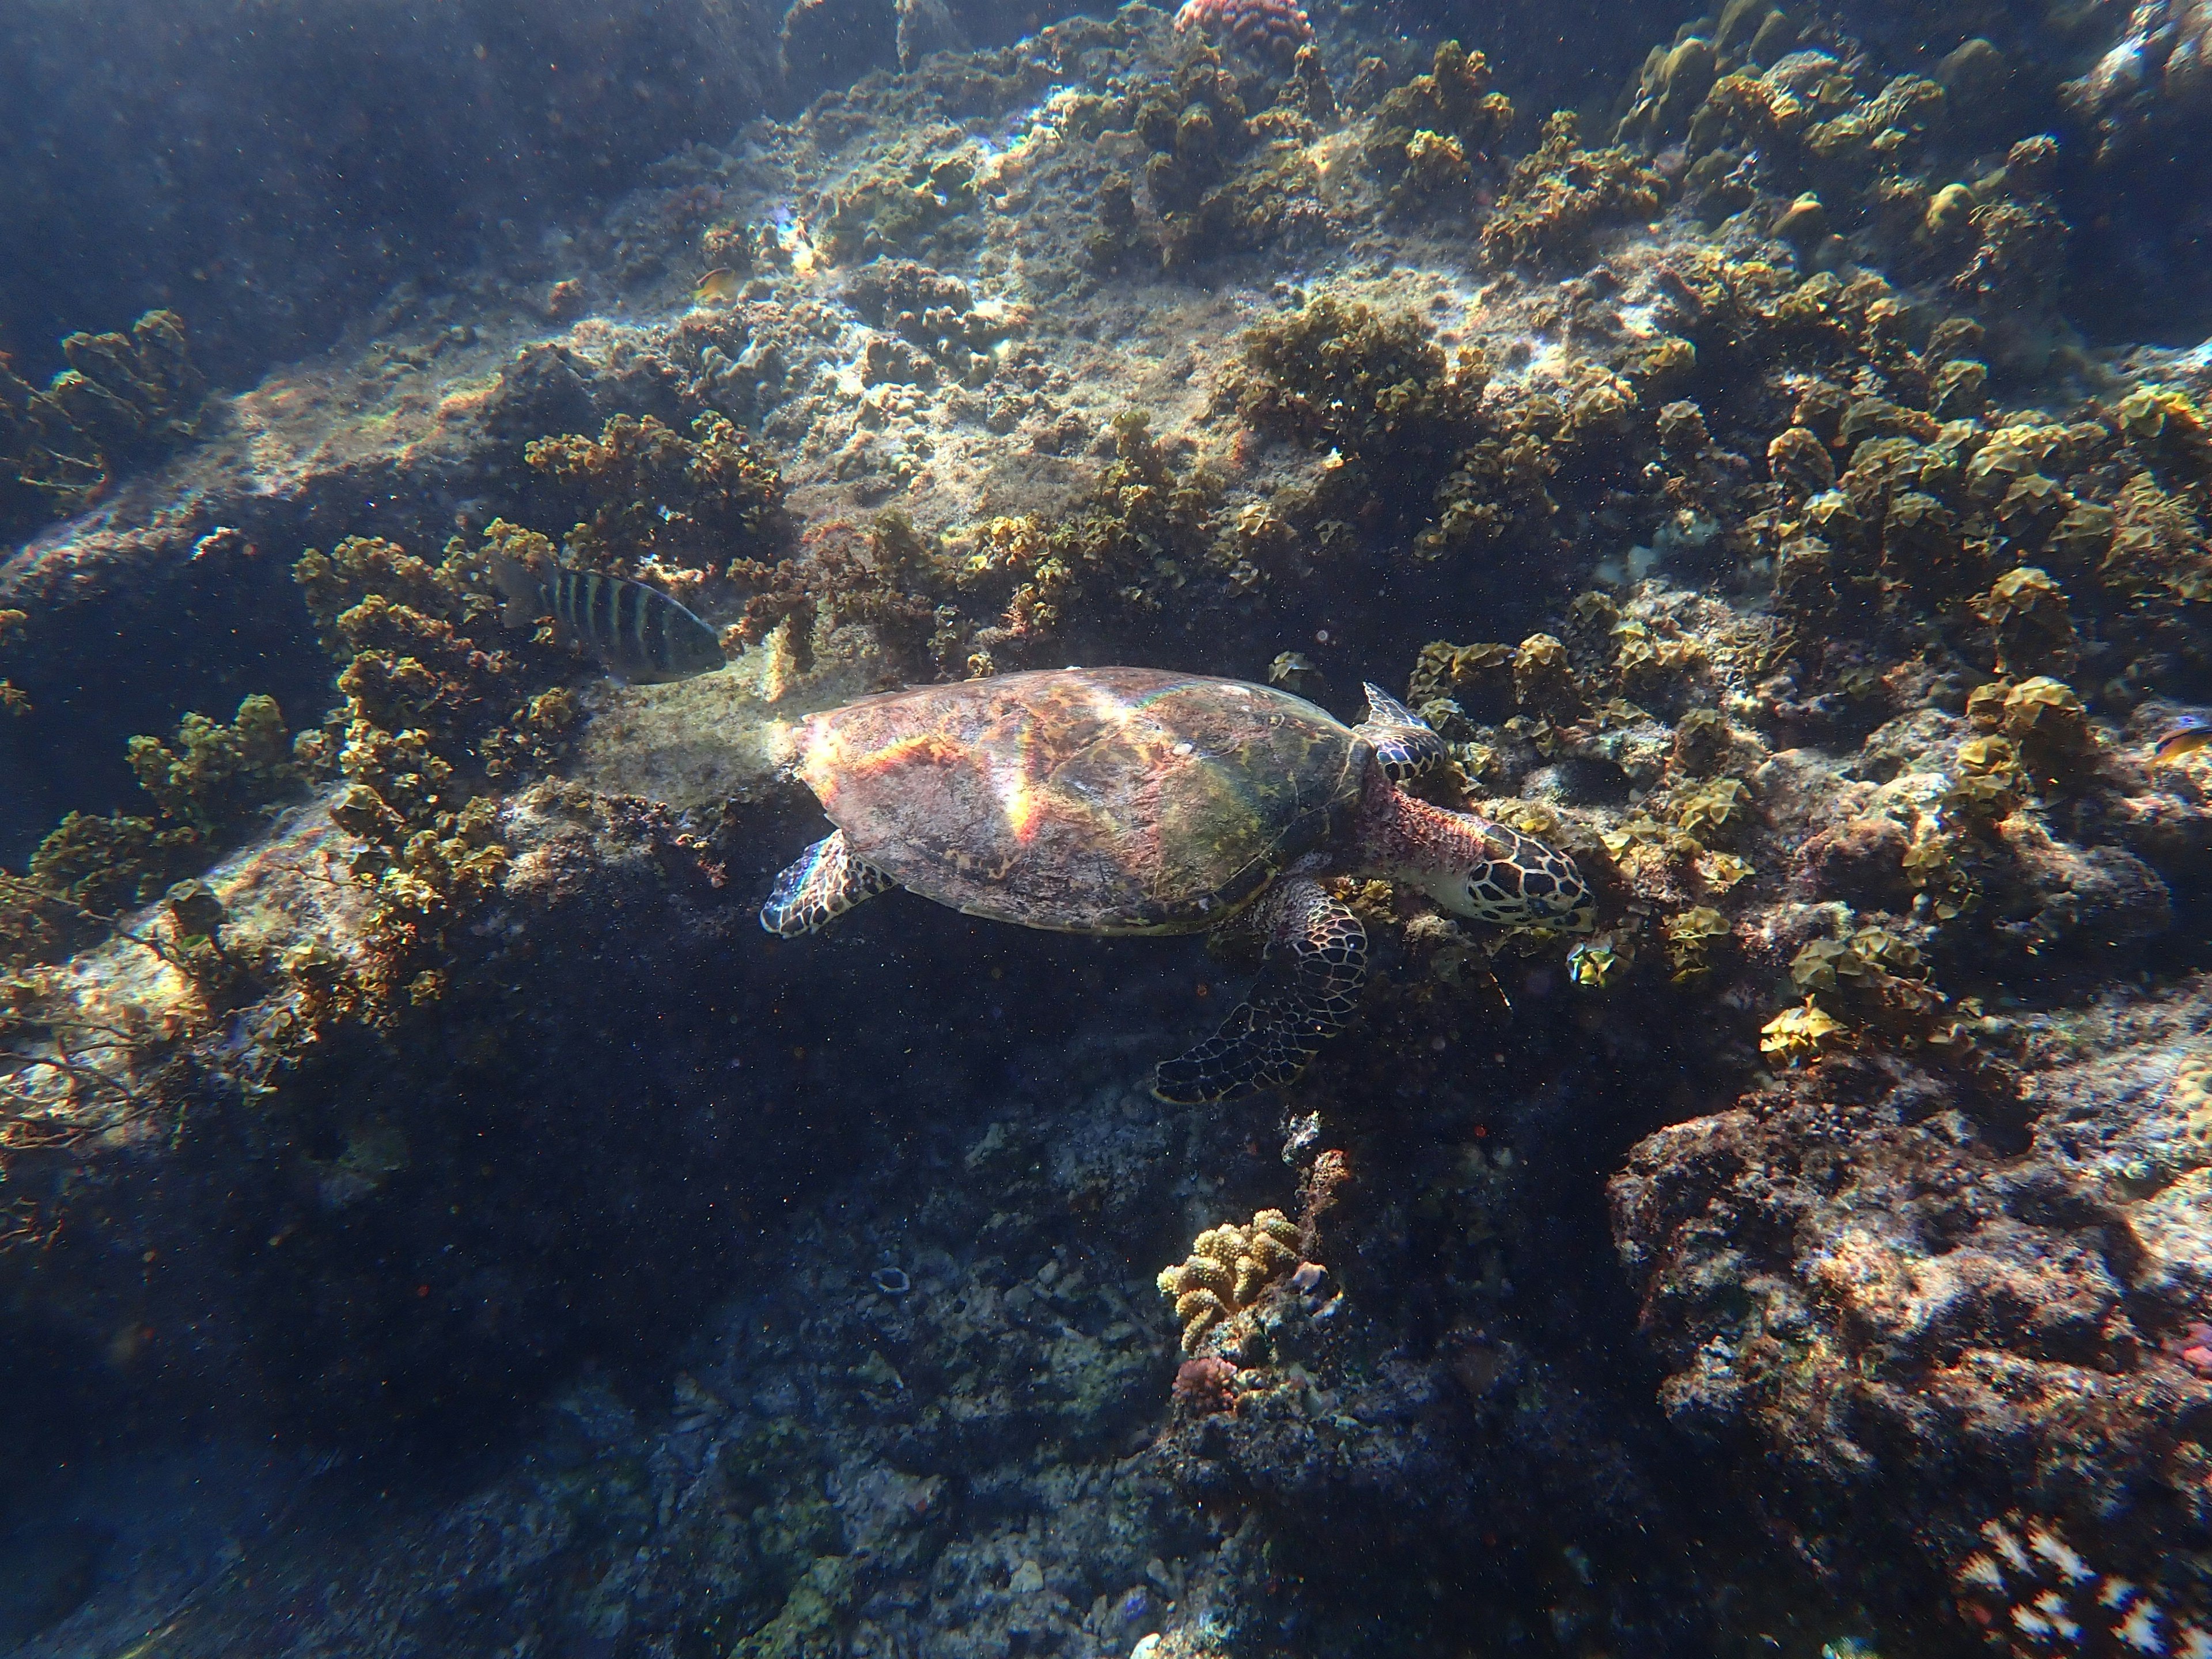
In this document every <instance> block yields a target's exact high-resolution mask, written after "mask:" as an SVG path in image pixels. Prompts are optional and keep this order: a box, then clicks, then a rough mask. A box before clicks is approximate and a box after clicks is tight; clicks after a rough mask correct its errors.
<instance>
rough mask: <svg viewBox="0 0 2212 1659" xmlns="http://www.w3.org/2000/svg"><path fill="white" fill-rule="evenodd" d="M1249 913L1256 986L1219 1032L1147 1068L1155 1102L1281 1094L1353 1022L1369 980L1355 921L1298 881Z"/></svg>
mask: <svg viewBox="0 0 2212 1659" xmlns="http://www.w3.org/2000/svg"><path fill="white" fill-rule="evenodd" d="M1256 912H1257V913H1256V914H1255V917H1254V920H1255V921H1257V922H1258V923H1259V925H1260V927H1261V928H1262V929H1263V930H1264V931H1265V933H1266V934H1267V963H1266V965H1265V966H1264V967H1263V968H1261V970H1260V978H1259V981H1258V982H1257V983H1256V984H1255V985H1254V986H1253V987H1252V994H1250V995H1249V997H1247V998H1246V999H1245V1000H1243V1002H1241V1003H1239V1004H1237V1006H1236V1007H1235V1008H1233V1009H1231V1011H1230V1014H1229V1018H1226V1019H1225V1020H1223V1021H1222V1022H1221V1029H1220V1030H1218V1031H1216V1032H1215V1033H1214V1034H1213V1035H1212V1036H1210V1037H1208V1038H1206V1041H1205V1042H1201V1043H1200V1044H1199V1045H1198V1047H1196V1048H1193V1049H1192V1050H1191V1051H1190V1052H1189V1053H1188V1054H1180V1055H1178V1056H1176V1058H1175V1059H1173V1060H1163V1061H1161V1062H1160V1064H1159V1065H1158V1066H1157V1067H1155V1068H1154V1070H1153V1073H1152V1092H1153V1093H1154V1094H1156V1095H1158V1097H1160V1098H1161V1099H1162V1100H1164V1101H1169V1102H1171V1103H1174V1104H1176V1105H1185V1106H1187V1105H1196V1104H1198V1103H1200V1102H1203V1101H1210V1100H1231V1099H1234V1098H1235V1097H1237V1096H1238V1095H1244V1094H1249V1093H1251V1092H1252V1091H1254V1090H1255V1089H1279V1088H1280V1087H1282V1086H1283V1085H1285V1084H1286V1083H1290V1082H1291V1081H1293V1080H1295V1079H1297V1075H1298V1073H1301V1072H1303V1071H1304V1070H1305V1068H1306V1062H1307V1061H1308V1060H1311V1059H1312V1058H1313V1057H1314V1053H1315V1051H1316V1049H1318V1048H1320V1047H1321V1045H1322V1043H1323V1042H1327V1041H1328V1039H1329V1038H1330V1037H1333V1036H1335V1035H1336V1034H1337V1033H1338V1032H1339V1031H1340V1030H1343V1029H1344V1024H1345V1022H1346V1020H1348V1019H1349V1018H1352V1009H1353V1008H1354V1007H1355V1006H1357V1005H1358V1000H1359V987H1360V985H1361V983H1362V982H1363V981H1364V980H1365V979H1366V977H1367V930H1366V929H1365V928H1364V927H1361V926H1360V925H1359V918H1358V916H1355V915H1352V912H1351V911H1349V910H1347V909H1346V908H1344V906H1342V905H1341V904H1339V903H1338V902H1336V901H1335V900H1334V899H1333V898H1331V897H1329V896H1328V893H1327V891H1326V890H1323V888H1322V884H1320V883H1319V882H1317V881H1313V880H1310V879H1308V878H1304V877H1299V876H1293V877H1290V878H1286V879H1284V880H1281V881H1279V882H1277V883H1276V884H1274V886H1273V887H1272V888H1270V889H1268V890H1267V892H1266V893H1265V894H1264V895H1262V896H1261V899H1260V902H1259V905H1258V906H1257V907H1256Z"/></svg>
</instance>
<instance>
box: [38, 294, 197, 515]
mask: <svg viewBox="0 0 2212 1659" xmlns="http://www.w3.org/2000/svg"><path fill="white" fill-rule="evenodd" d="M61 349H62V355H63V356H64V357H65V358H67V359H68V361H69V367H68V368H65V369H63V370H62V371H60V372H59V373H58V374H56V375H55V376H54V377H53V379H52V381H51V382H49V383H48V385H47V386H46V387H45V389H44V390H40V389H39V388H36V387H33V386H30V385H29V384H27V382H26V381H24V380H23V379H22V378H21V376H20V375H18V374H15V372H14V371H13V370H12V369H10V368H9V367H8V365H7V362H6V360H5V359H4V358H0V531H8V530H17V531H20V530H21V529H22V528H23V527H25V526H27V525H29V524H32V523H34V522H35V521H36V520H38V519H39V518H40V517H43V516H46V515H47V514H51V513H67V512H73V511H75V510H76V509H77V508H78V507H82V506H84V505H85V504H86V503H88V502H89V501H95V500H97V499H98V498H99V497H100V495H102V494H103V493H104V492H106V490H107V489H108V488H109V487H110V486H111V485H112V483H114V481H115V479H116V477H117V476H118V473H119V472H121V471H124V470H125V469H126V468H129V467H132V466H137V465H143V464H144V463H145V462H146V461H148V460H149V459H153V458H154V457H155V456H158V455H160V454H161V453H163V452H164V451H166V450H168V449H172V448H173V447H176V446H177V445H178V444H179V443H181V442H183V441H185V440H187V439H189V438H191V436H192V435H194V434H195V433H196V432H197V430H198V422H199V415H200V405H201V404H202V402H203V401H204V398H206V395H207V379H206V377H205V376H204V374H201V373H200V371H199V369H198V368H197V367H195V366H194V364H193V362H192V357H191V349H190V347H189V346H188V345H187V343H186V342H185V325H184V319H181V318H180V317H179V316H178V315H177V314H176V313H174V312H173V311H149V312H148V313H146V314H145V315H144V316H143V317H141V318H139V319H138V320H137V322H135V323H133V324H132V325H131V332H130V333H128V334H72V335H70V336H69V337H67V338H65V339H64V340H63V342H62V343H61Z"/></svg>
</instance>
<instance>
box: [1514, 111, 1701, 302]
mask: <svg viewBox="0 0 2212 1659" xmlns="http://www.w3.org/2000/svg"><path fill="white" fill-rule="evenodd" d="M1579 137H1581V126H1580V124H1579V123H1578V122H1577V118H1576V117H1575V116H1574V114H1573V113H1572V112H1571V111H1567V110H1561V111H1559V112H1557V113H1555V114H1553V116H1551V117H1550V118H1548V119H1547V120H1546V121H1545V123H1544V132H1543V137H1542V139H1541V142H1539V143H1538V144H1537V146H1536V148H1535V149H1533V150H1531V151H1530V152H1529V153H1528V155H1525V156H1523V157H1522V159H1521V160H1520V161H1517V162H1516V163H1515V164H1514V167H1513V175H1512V177H1511V178H1510V179H1508V180H1507V181H1506V185H1505V191H1504V194H1503V195H1502V196H1500V197H1498V206H1497V208H1496V210H1494V211H1493V212H1492V214H1491V216H1490V217H1489V218H1488V219H1487V220H1486V221H1485V222H1484V224H1483V227H1482V256H1483V258H1486V259H1487V260H1489V261H1490V262H1491V263H1492V264H1497V265H1514V264H1549V265H1555V266H1556V265H1568V264H1577V263H1581V262H1586V261H1587V260H1588V258H1589V253H1590V251H1591V247H1592V245H1593V239H1594V238H1595V235H1596V234H1597V233H1598V232H1599V231H1600V230H1601V229H1602V228H1605V227H1606V226H1607V225H1613V224H1620V223H1623V222H1629V221H1633V220H1643V219H1648V218H1650V216H1652V215H1653V214H1654V213H1655V212H1656V211H1657V210H1658V207H1659V204H1660V201H1661V198H1662V194H1663V192H1664V188H1665V180H1663V179H1662V178H1661V177H1660V175H1659V174H1657V173H1654V172H1652V171H1651V170H1650V168H1649V167H1644V166H1643V165H1642V164H1641V163H1639V162H1638V161H1637V160H1636V158H1635V157H1634V156H1633V155H1631V154H1630V153H1629V152H1628V151H1627V150H1626V149H1618V148H1616V149H1602V150H1592V149H1583V148H1581V147H1580V146H1579V145H1578V144H1577V142H1576V141H1577V139H1578V138H1579Z"/></svg>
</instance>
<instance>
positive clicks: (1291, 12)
mask: <svg viewBox="0 0 2212 1659" xmlns="http://www.w3.org/2000/svg"><path fill="white" fill-rule="evenodd" d="M1175 26H1176V32H1177V33H1182V31H1184V30H1186V29H1197V30H1199V31H1200V32H1201V33H1206V34H1208V35H1211V36H1212V37H1213V38H1214V39H1215V40H1229V41H1232V42H1234V43H1235V44H1236V45H1237V46H1242V47H1243V48H1244V49H1245V50H1246V51H1247V52H1254V53H1256V54H1258V55H1260V56H1261V57H1263V58H1281V59H1283V60H1284V61H1285V62H1287V61H1288V60H1289V59H1290V58H1291V57H1292V56H1293V55H1294V54H1295V53H1296V52H1297V49H1298V48H1299V47H1300V46H1304V45H1305V43H1306V42H1307V41H1309V40H1312V39H1313V23H1312V21H1311V20H1310V19H1309V18H1308V17H1307V16H1306V15H1305V12H1304V10H1303V9H1301V8H1300V7H1299V6H1298V5H1297V3H1296V0H1183V5H1182V9H1181V10H1180V11H1178V12H1176V19H1175Z"/></svg>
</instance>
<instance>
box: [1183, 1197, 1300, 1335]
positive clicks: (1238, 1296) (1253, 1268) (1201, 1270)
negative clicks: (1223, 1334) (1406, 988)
mask: <svg viewBox="0 0 2212 1659" xmlns="http://www.w3.org/2000/svg"><path fill="white" fill-rule="evenodd" d="M1300 1237H1301V1235H1300V1233H1299V1231H1298V1225H1297V1223H1296V1222H1295V1221H1292V1220H1291V1218H1289V1217H1288V1216H1286V1215H1285V1214H1284V1213H1283V1212H1281V1211H1280V1210H1261V1211H1258V1212H1255V1214H1254V1215H1253V1217H1252V1220H1251V1223H1250V1225H1248V1226H1242V1227H1240V1226H1238V1225H1236V1224H1235V1223H1234V1222H1225V1223H1223V1224H1222V1225H1220V1226H1218V1227H1209V1228H1207V1229H1206V1231H1204V1232H1202V1233H1200V1235H1199V1236H1198V1237H1197V1239H1196V1240H1195V1241H1194V1243H1192V1245H1191V1247H1190V1255H1189V1256H1188V1259H1186V1260H1185V1261H1182V1262H1181V1263H1180V1264H1179V1265H1177V1266H1176V1267H1167V1268H1164V1269H1162V1270H1161V1273H1160V1276H1159V1279H1158V1284H1159V1288H1160V1294H1161V1295H1162V1296H1164V1297H1167V1298H1168V1299H1169V1301H1170V1302H1171V1303H1173V1304H1175V1316H1176V1322H1178V1323H1179V1324H1180V1325H1181V1326H1182V1351H1183V1352H1185V1353H1194V1352H1197V1350H1198V1345H1199V1344H1200V1342H1201V1341H1202V1340H1205V1337H1206V1333H1207V1332H1209V1331H1211V1330H1212V1329H1213V1328H1214V1327H1215V1326H1217V1325H1218V1324H1220V1323H1221V1322H1223V1321H1225V1320H1226V1319H1228V1318H1230V1317H1231V1316H1233V1315H1236V1314H1239V1313H1242V1312H1243V1311H1244V1310H1246V1309H1247V1308H1249V1307H1250V1306H1252V1304H1254V1303H1255V1302H1257V1301H1258V1300H1259V1299H1260V1297H1261V1293H1262V1292H1264V1291H1266V1290H1267V1286H1268V1285H1272V1284H1273V1283H1274V1282H1275V1281H1276V1280H1277V1279H1283V1278H1285V1277H1286V1276H1287V1275H1288V1274H1289V1273H1291V1270H1292V1269H1293V1268H1295V1267H1297V1265H1298V1260H1299V1255H1298V1252H1299V1248H1300V1243H1299V1241H1300Z"/></svg>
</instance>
